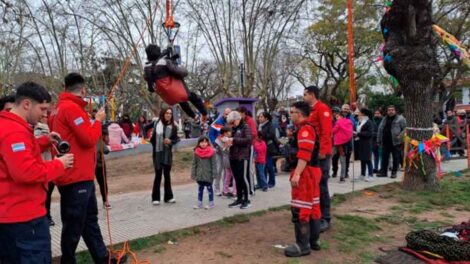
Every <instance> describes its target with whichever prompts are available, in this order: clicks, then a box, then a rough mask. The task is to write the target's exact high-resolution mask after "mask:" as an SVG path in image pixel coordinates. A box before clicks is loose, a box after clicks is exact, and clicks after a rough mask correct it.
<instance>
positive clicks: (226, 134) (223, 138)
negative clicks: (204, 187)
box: [214, 127, 237, 197]
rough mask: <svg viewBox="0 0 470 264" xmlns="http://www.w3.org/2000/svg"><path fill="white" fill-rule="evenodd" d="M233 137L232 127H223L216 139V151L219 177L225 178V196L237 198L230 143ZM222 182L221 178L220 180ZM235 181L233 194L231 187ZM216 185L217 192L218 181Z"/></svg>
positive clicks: (223, 193)
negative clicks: (231, 165) (231, 166)
mask: <svg viewBox="0 0 470 264" xmlns="http://www.w3.org/2000/svg"><path fill="white" fill-rule="evenodd" d="M230 137H232V129H231V128H230V127H222V128H221V129H220V134H219V136H218V137H217V138H216V139H215V143H214V145H215V149H216V150H217V154H218V155H219V166H220V169H219V172H218V176H217V177H222V174H223V175H224V178H223V185H224V187H223V191H222V195H223V196H227V197H229V196H233V197H236V196H237V186H236V185H235V179H234V177H233V174H232V169H231V168H230V145H229V144H230V143H229V140H228V139H229V138H230ZM219 181H220V178H219ZM232 181H233V186H232V192H230V190H229V187H230V183H231V182H232ZM215 183H216V187H215V188H216V190H217V187H218V181H217V179H216V180H215Z"/></svg>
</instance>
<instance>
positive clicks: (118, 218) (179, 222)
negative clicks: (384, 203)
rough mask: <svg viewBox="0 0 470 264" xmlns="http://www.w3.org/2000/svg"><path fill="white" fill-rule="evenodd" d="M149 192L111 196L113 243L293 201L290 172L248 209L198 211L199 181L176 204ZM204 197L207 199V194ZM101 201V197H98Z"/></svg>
mask: <svg viewBox="0 0 470 264" xmlns="http://www.w3.org/2000/svg"><path fill="white" fill-rule="evenodd" d="M466 163H467V162H466V160H453V161H449V162H446V163H444V164H443V169H444V171H448V172H450V171H457V170H462V169H465V168H466ZM351 167H354V171H355V175H356V177H357V175H359V173H358V172H359V170H360V164H359V163H358V162H355V163H354V165H353V166H351ZM391 181H392V179H390V178H378V179H377V180H376V181H374V182H372V183H366V182H359V183H355V189H356V190H359V189H364V188H367V187H370V186H373V185H379V184H385V183H388V182H391ZM329 186H330V194H331V195H333V194H335V193H347V192H351V191H352V183H351V181H348V182H346V183H342V184H340V183H338V179H337V178H336V179H330V184H329ZM151 188H152V187H151V186H149V191H147V192H135V193H128V194H121V195H115V196H111V197H110V202H111V204H112V206H113V209H111V211H110V218H111V226H112V236H113V243H118V242H124V241H126V240H132V239H136V238H141V237H146V236H151V235H155V234H158V233H161V232H165V231H172V230H177V229H181V228H187V227H191V226H196V225H201V224H206V223H209V222H213V221H217V220H220V219H222V218H224V217H228V216H233V215H235V214H240V213H250V212H254V211H259V210H264V209H268V208H271V207H278V206H282V205H286V204H289V202H290V185H289V183H288V179H287V175H286V174H281V175H280V176H279V177H278V178H277V186H276V188H274V189H272V190H269V191H268V192H266V193H264V192H257V193H256V196H255V197H253V199H252V205H253V206H252V207H251V208H250V209H247V210H241V209H239V208H236V209H230V208H228V207H227V205H228V204H229V203H230V202H231V200H228V199H226V198H220V197H216V198H215V203H216V207H215V208H214V209H211V210H194V209H192V207H193V205H194V204H195V203H196V200H197V188H196V184H188V185H182V186H176V187H175V188H174V190H173V192H174V194H175V198H176V200H177V202H176V203H175V204H171V205H169V204H162V205H160V206H152V205H151V201H150V192H151V191H150V190H151ZM204 199H206V200H205V201H206V202H207V194H206V195H205V197H204ZM98 200H100V199H99V198H98ZM51 210H52V216H53V218H54V220H55V222H56V226H54V227H52V228H51V236H52V252H53V255H54V256H58V255H60V232H61V229H62V224H61V222H60V216H59V215H60V212H59V211H60V210H59V204H58V203H53V204H52V209H51ZM105 214H106V212H105V211H104V210H103V209H102V208H101V207H100V212H99V218H100V226H101V231H102V233H103V236H104V238H105V241H106V242H107V243H108V241H109V239H108V234H107V227H106V223H105ZM85 249H86V247H85V244H84V243H83V241H81V242H80V245H79V248H78V250H79V251H80V250H85Z"/></svg>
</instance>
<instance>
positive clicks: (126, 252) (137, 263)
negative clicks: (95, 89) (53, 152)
mask: <svg viewBox="0 0 470 264" xmlns="http://www.w3.org/2000/svg"><path fill="white" fill-rule="evenodd" d="M158 7H159V4H158V1H156V3H155V7H154V9H153V14H155V13H156V12H157V9H158ZM151 18H152V16H151V15H149V17H148V18H147V20H146V22H145V26H144V27H143V28H144V29H143V30H142V32H141V33H140V36H139V39H138V41H137V43H135V44H134V45H133V49H132V51H131V53H130V54H129V56H128V57H127V59H126V61H125V63H124V65H123V67H122V68H121V71H120V72H119V75H118V77H117V79H116V81H115V83H114V85H113V87H112V88H111V91H110V92H109V94H108V96H107V97H106V101H105V105H104V107H106V106H107V105H108V102H110V101H111V99H112V98H114V96H113V93H114V91H115V90H116V88H117V87H118V85H119V83H120V82H121V80H122V78H123V76H124V74H125V73H126V71H127V69H128V67H129V64H130V63H131V59H132V57H134V55H135V54H136V52H137V47H138V46H139V45H140V42H141V41H142V39H143V37H144V33H145V31H146V30H147V28H148V27H149V26H150V24H151V23H152V21H151ZM101 140H103V138H101ZM100 155H101V164H102V170H103V179H104V184H105V186H104V189H105V200H106V202H108V201H109V200H108V188H107V182H108V179H107V175H106V168H105V160H104V141H103V144H102V147H101V149H100ZM105 210H106V225H107V229H108V236H109V253H110V254H109V258H108V264H111V258H112V257H113V256H115V257H116V258H117V263H121V260H123V258H124V257H125V256H127V257H130V258H131V259H132V262H131V263H132V264H150V262H149V261H148V260H139V259H138V258H137V255H136V254H135V253H134V252H132V251H131V249H130V246H129V242H128V241H126V242H124V245H123V248H122V249H121V250H115V249H114V245H113V239H112V234H111V220H110V214H109V208H108V207H107V206H106V205H105Z"/></svg>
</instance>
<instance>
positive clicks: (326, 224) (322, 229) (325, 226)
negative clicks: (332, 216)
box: [320, 219, 330, 233]
mask: <svg viewBox="0 0 470 264" xmlns="http://www.w3.org/2000/svg"><path fill="white" fill-rule="evenodd" d="M328 229H330V222H328V221H327V220H325V219H322V220H320V233H323V232H325V231H326V230H328Z"/></svg>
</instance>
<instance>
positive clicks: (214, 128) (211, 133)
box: [209, 115, 225, 145]
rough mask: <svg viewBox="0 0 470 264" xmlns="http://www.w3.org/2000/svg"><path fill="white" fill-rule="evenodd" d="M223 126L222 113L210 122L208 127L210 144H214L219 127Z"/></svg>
mask: <svg viewBox="0 0 470 264" xmlns="http://www.w3.org/2000/svg"><path fill="white" fill-rule="evenodd" d="M224 126H225V120H224V117H223V115H220V116H219V117H218V118H217V119H216V120H215V121H214V122H213V123H212V124H211V128H210V129H209V140H210V141H211V143H212V145H214V142H215V140H216V139H217V137H218V136H219V134H220V129H221V128H223V127H224Z"/></svg>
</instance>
